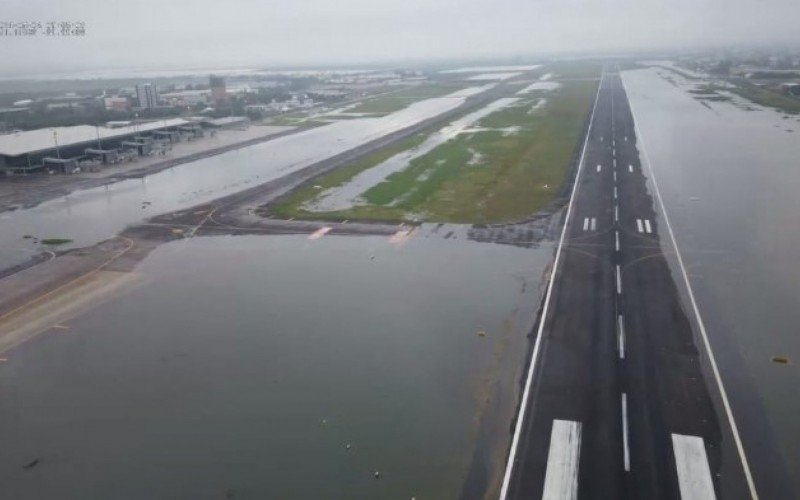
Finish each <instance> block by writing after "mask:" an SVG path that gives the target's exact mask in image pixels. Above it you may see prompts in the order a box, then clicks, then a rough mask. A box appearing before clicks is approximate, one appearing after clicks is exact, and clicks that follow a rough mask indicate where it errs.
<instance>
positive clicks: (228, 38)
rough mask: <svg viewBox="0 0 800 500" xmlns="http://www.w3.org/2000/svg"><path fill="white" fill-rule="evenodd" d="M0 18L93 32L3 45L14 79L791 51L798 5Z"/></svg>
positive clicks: (229, 10) (270, 8)
mask: <svg viewBox="0 0 800 500" xmlns="http://www.w3.org/2000/svg"><path fill="white" fill-rule="evenodd" d="M0 13H2V16H0V18H2V19H3V20H8V21H14V20H37V21H42V22H45V21H60V20H73V21H74V20H81V21H85V22H86V25H87V35H86V36H85V37H83V38H78V37H72V38H55V37H44V36H39V37H35V38H22V37H7V36H6V37H0V55H1V56H2V60H3V63H4V64H3V65H2V66H1V67H0V75H2V76H5V77H8V76H15V75H24V74H36V73H50V72H73V71H80V70H94V69H121V68H130V69H170V68H215V67H220V68H224V67H237V66H243V67H250V66H256V67H262V66H286V65H291V66H299V65H317V64H328V65H336V64H342V65H346V64H356V63H365V64H369V63H380V62H384V61H397V60H405V59H424V58H471V57H474V58H482V57H492V56H524V55H537V54H545V53H559V52H583V51H592V52H598V51H599V52H607V51H629V50H637V49H640V50H647V49H660V48H672V47H674V48H685V47H692V46H699V45H702V46H708V45H725V44H731V43H773V42H776V43H782V42H789V43H796V42H797V41H798V35H797V20H798V19H799V18H800V0H594V1H590V0H395V1H388V0H213V1H210V0H125V1H119V0H3V2H2V7H1V8H0Z"/></svg>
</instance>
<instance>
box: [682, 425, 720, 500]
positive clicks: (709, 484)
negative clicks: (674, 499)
mask: <svg viewBox="0 0 800 500" xmlns="http://www.w3.org/2000/svg"><path fill="white" fill-rule="evenodd" d="M672 449H673V450H674V451H675V465H676V468H677V469H678V487H679V488H680V491H681V500H714V499H715V498H716V496H715V495H714V483H713V481H712V480H711V470H710V469H709V467H708V457H707V456H706V446H705V443H704V442H703V438H701V437H697V436H685V435H683V434H673V435H672Z"/></svg>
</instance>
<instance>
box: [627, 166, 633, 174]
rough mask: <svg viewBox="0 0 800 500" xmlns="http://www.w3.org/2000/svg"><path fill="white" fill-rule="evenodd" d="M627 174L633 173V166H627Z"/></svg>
mask: <svg viewBox="0 0 800 500" xmlns="http://www.w3.org/2000/svg"><path fill="white" fill-rule="evenodd" d="M628 172H630V173H633V165H628Z"/></svg>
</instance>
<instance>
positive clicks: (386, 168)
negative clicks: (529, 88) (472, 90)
mask: <svg viewBox="0 0 800 500" xmlns="http://www.w3.org/2000/svg"><path fill="white" fill-rule="evenodd" d="M518 100H519V99H518V98H514V97H503V98H500V99H497V100H495V101H492V102H490V103H489V104H487V105H486V106H484V107H483V108H481V109H479V110H477V111H473V112H472V113H469V114H467V115H465V116H462V117H460V118H457V119H455V120H453V121H452V122H450V123H449V124H447V125H446V126H444V127H442V128H441V129H439V130H437V131H436V132H433V133H432V134H430V135H429V136H428V137H427V139H425V141H424V142H422V144H420V145H419V146H416V147H413V148H411V149H408V150H406V151H401V152H400V153H397V154H396V155H394V156H392V157H390V158H387V159H386V160H384V161H383V162H381V163H379V164H378V165H375V166H374V167H371V168H368V169H367V170H364V171H363V172H360V173H359V174H357V175H355V176H354V177H353V178H352V179H350V180H349V181H348V182H347V183H345V184H344V185H342V186H336V187H333V188H331V189H328V190H326V191H325V192H323V193H321V194H320V196H319V197H318V198H316V199H314V200H311V202H310V203H308V204H307V206H306V207H305V208H307V209H308V210H313V211H316V212H328V211H335V210H345V209H347V208H350V207H352V206H354V205H358V204H362V203H364V201H363V200H361V199H360V195H361V194H363V193H364V192H365V191H367V190H368V189H370V188H372V187H375V186H377V185H378V184H380V183H381V182H383V181H384V180H385V179H386V177H388V176H389V175H391V174H393V173H395V172H398V171H400V170H403V169H405V168H406V167H408V166H409V165H410V164H411V162H412V161H413V160H415V159H416V158H420V157H421V156H424V155H426V154H428V153H429V152H431V151H433V150H434V148H436V147H437V146H440V145H441V144H444V143H445V142H447V141H449V140H450V139H453V138H455V137H456V136H458V135H459V134H461V133H463V132H467V131H471V132H478V131H481V130H478V129H473V128H470V127H471V126H472V125H473V124H475V123H476V122H478V121H480V120H481V119H483V118H485V117H486V116H489V115H490V114H492V113H494V112H495V111H499V110H501V109H503V108H506V107H508V106H511V105H512V104H514V103H516V102H517V101H518ZM482 130H488V129H482Z"/></svg>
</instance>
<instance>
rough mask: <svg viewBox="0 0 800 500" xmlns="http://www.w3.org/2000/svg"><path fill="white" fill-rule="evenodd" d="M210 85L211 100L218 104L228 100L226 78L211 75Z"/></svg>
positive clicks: (209, 78)
mask: <svg viewBox="0 0 800 500" xmlns="http://www.w3.org/2000/svg"><path fill="white" fill-rule="evenodd" d="M208 86H209V87H211V102H213V103H214V104H217V105H218V104H220V103H222V102H225V101H227V100H228V92H227V91H226V90H225V78H223V77H221V76H216V75H209V77H208Z"/></svg>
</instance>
